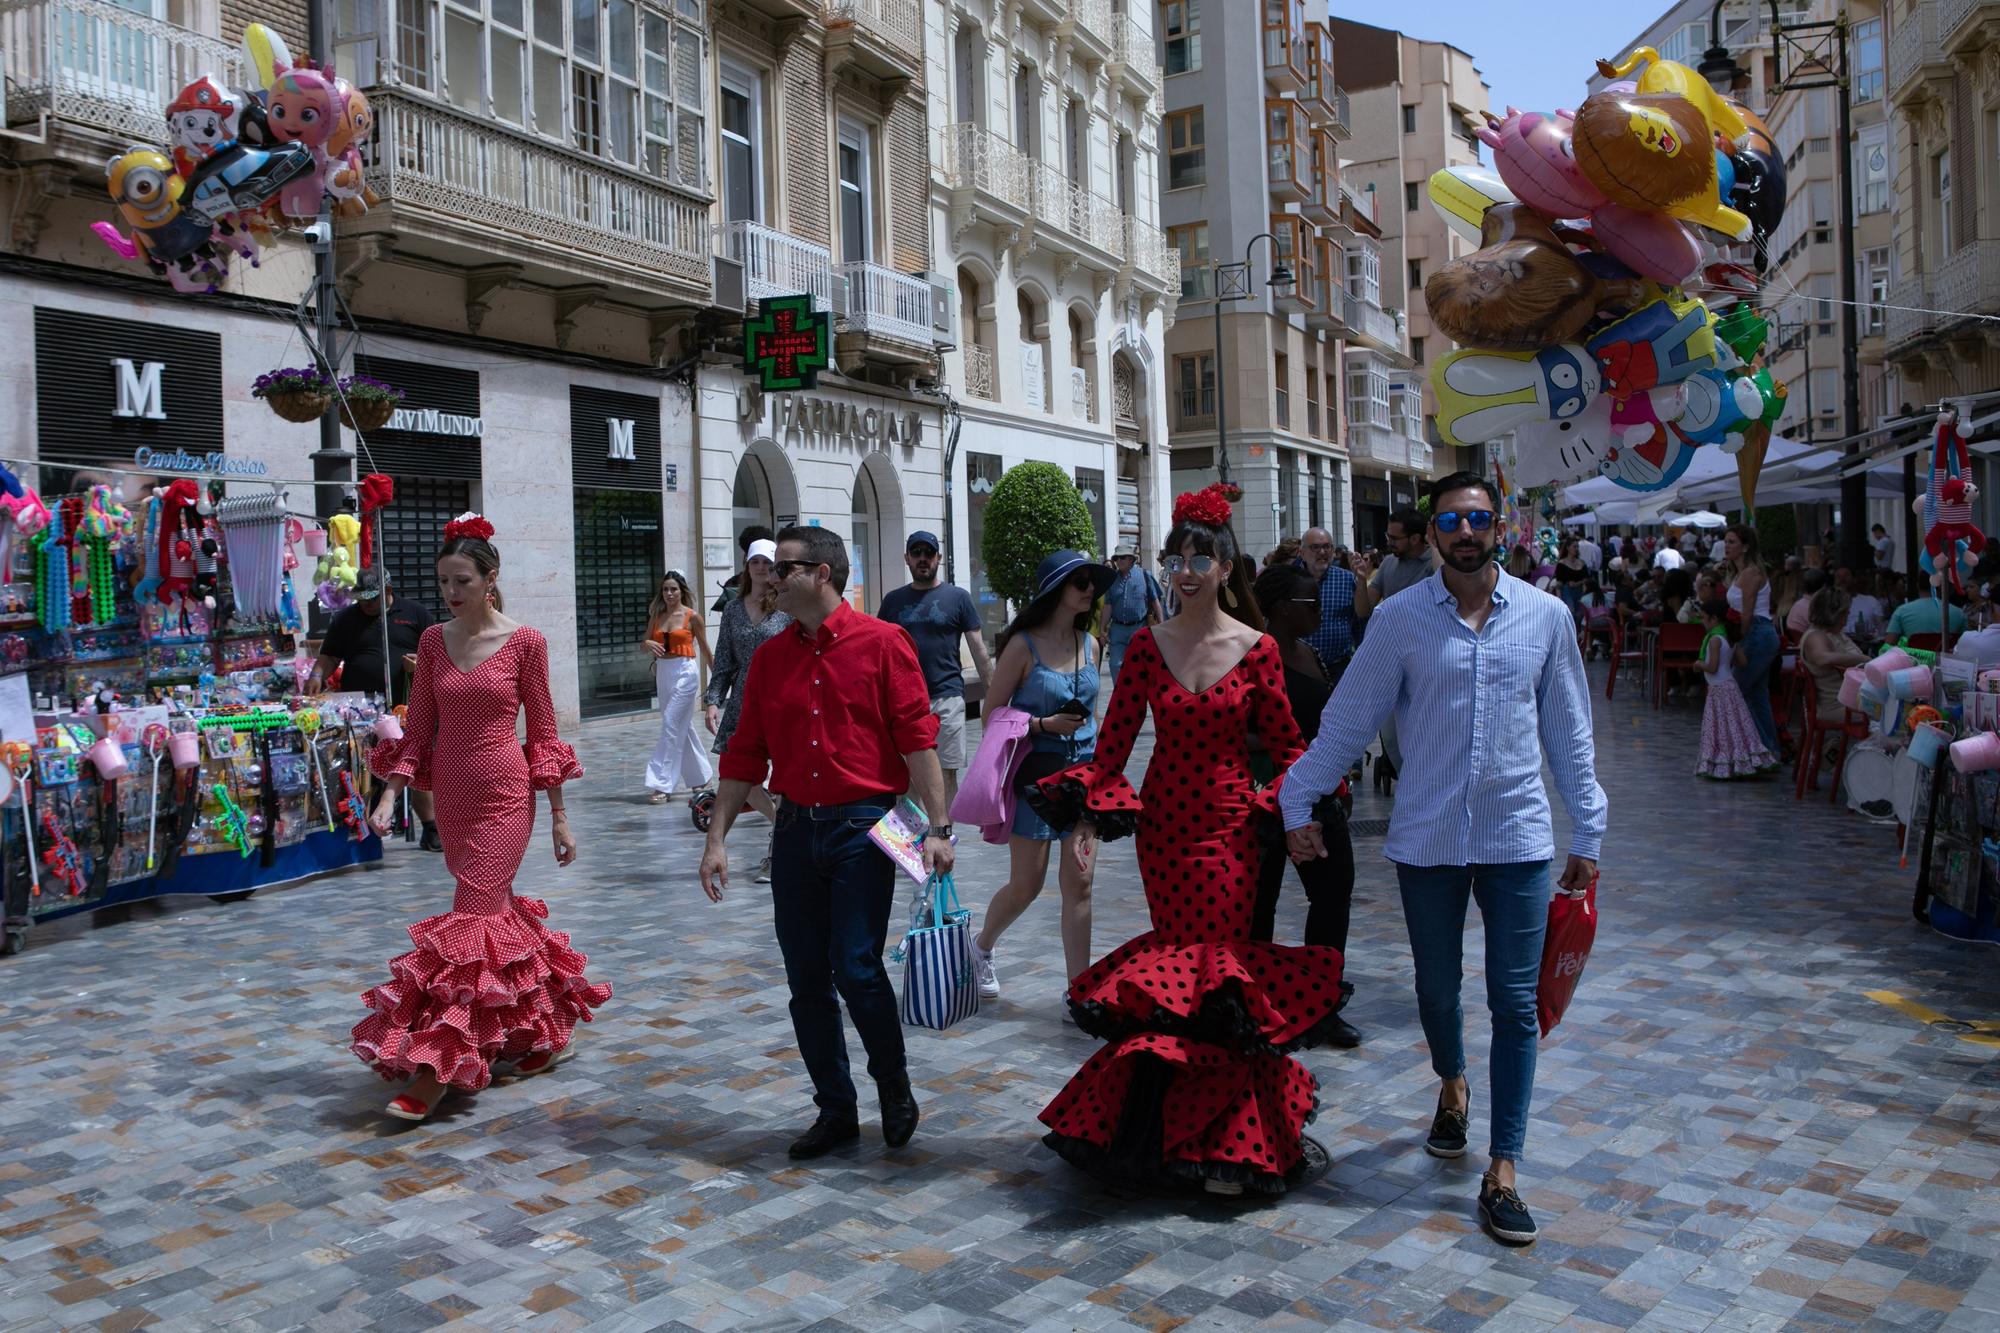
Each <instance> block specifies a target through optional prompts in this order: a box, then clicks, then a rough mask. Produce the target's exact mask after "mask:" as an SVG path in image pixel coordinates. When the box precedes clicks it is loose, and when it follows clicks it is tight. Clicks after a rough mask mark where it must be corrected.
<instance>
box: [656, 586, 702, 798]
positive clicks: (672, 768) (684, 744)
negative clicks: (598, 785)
mask: <svg viewBox="0 0 2000 1333" xmlns="http://www.w3.org/2000/svg"><path fill="white" fill-rule="evenodd" d="M649 613H650V614H649V618H648V620H647V624H646V651H647V652H648V653H650V654H652V655H653V657H654V658H655V659H657V660H656V661H655V662H654V663H653V680H654V683H655V684H656V685H657V687H658V689H659V695H660V739H659V743H658V744H656V745H654V746H653V757H652V759H651V761H650V762H648V763H647V765H646V786H647V788H648V789H649V790H650V791H651V792H652V793H653V796H652V802H653V804H654V805H660V804H663V803H664V802H665V801H667V799H668V798H670V797H671V796H672V795H673V794H674V791H675V789H676V788H679V787H685V788H688V789H689V790H692V789H694V788H696V787H701V786H705V785H707V783H708V780H709V779H710V778H711V777H712V776H714V770H712V769H711V768H710V767H709V764H708V754H707V752H706V751H704V750H703V749H702V747H701V743H700V742H699V741H697V740H696V739H695V734H694V709H695V703H696V701H697V700H699V699H700V697H701V673H700V671H699V670H698V669H697V668H696V666H695V654H696V653H697V652H699V653H700V654H701V663H702V665H703V666H706V665H708V640H706V639H705V638H703V637H702V626H701V616H700V614H699V613H698V612H696V610H695V609H694V598H693V596H692V595H691V594H690V593H689V591H688V585H687V579H686V578H685V577H684V576H683V575H682V574H681V572H680V571H679V570H677V569H670V570H668V571H667V574H666V577H665V578H663V579H661V580H660V591H659V592H658V594H656V595H655V596H654V598H653V605H652V606H651V607H650V608H649Z"/></svg>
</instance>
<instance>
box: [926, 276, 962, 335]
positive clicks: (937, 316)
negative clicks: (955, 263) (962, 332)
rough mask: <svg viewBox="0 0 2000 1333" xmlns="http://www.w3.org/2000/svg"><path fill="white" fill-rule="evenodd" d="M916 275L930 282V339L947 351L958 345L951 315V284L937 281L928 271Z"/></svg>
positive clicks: (956, 331)
mask: <svg viewBox="0 0 2000 1333" xmlns="http://www.w3.org/2000/svg"><path fill="white" fill-rule="evenodd" d="M917 276H918V277H920V278H924V279H927V280H929V281H930V284H931V341H932V342H934V343H936V344H937V345H938V347H939V348H940V349H941V350H945V351H949V350H950V349H952V348H954V347H956V346H958V326H957V325H956V324H955V323H954V322H953V321H952V317H951V293H952V284H950V283H948V282H939V281H937V280H936V279H935V278H932V277H931V275H930V274H928V273H919V274H917Z"/></svg>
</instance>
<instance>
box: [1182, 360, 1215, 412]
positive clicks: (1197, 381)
mask: <svg viewBox="0 0 2000 1333" xmlns="http://www.w3.org/2000/svg"><path fill="white" fill-rule="evenodd" d="M1174 383H1175V385H1176V386H1177V387H1178V389H1179V390H1180V392H1179V399H1180V416H1181V420H1182V421H1183V422H1187V421H1194V420H1200V419H1203V418H1208V417H1213V416H1214V415H1215V357H1214V356H1212V355H1210V354H1209V353H1206V352H1204V353H1202V354H1200V355H1199V356H1177V357H1175V358H1174Z"/></svg>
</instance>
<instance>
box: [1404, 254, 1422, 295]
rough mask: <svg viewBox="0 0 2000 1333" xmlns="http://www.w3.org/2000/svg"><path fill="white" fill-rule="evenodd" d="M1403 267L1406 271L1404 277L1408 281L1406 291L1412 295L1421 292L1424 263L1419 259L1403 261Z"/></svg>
mask: <svg viewBox="0 0 2000 1333" xmlns="http://www.w3.org/2000/svg"><path fill="white" fill-rule="evenodd" d="M1404 267H1405V268H1406V269H1407V270H1408V272H1407V273H1406V274H1405V275H1404V276H1406V277H1407V278H1408V279H1409V284H1410V285H1409V288H1408V290H1409V291H1411V292H1412V293H1415V292H1420V291H1422V290H1423V289H1424V261H1423V260H1421V259H1410V260H1405V261H1404Z"/></svg>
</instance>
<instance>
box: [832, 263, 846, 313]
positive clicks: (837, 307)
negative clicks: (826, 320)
mask: <svg viewBox="0 0 2000 1333" xmlns="http://www.w3.org/2000/svg"><path fill="white" fill-rule="evenodd" d="M847 315H848V310H847V275H846V274H845V273H836V274H834V275H833V317H834V318H835V319H846V318H847Z"/></svg>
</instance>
